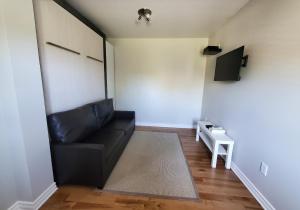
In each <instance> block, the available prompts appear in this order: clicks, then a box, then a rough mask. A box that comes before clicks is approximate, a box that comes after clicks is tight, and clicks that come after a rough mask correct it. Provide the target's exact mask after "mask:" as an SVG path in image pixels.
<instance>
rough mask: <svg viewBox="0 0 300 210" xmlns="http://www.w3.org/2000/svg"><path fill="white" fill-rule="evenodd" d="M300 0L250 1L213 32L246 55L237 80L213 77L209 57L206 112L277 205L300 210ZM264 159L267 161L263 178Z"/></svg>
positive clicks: (212, 40)
mask: <svg viewBox="0 0 300 210" xmlns="http://www.w3.org/2000/svg"><path fill="white" fill-rule="evenodd" d="M299 11H300V1H298V0H286V1H281V0H252V1H250V2H249V3H248V4H247V6H246V7H244V8H243V9H242V10H241V11H240V12H239V13H238V14H237V15H236V16H234V17H233V18H232V19H231V20H230V21H229V22H228V23H227V24H226V25H225V26H224V27H222V28H221V29H220V30H218V32H216V33H215V34H214V35H212V36H211V37H210V43H211V44H219V43H220V44H221V46H222V48H223V50H224V52H227V51H230V50H233V49H235V48H237V47H239V46H241V45H245V46H246V54H248V55H249V64H248V67H247V68H244V69H242V70H241V77H242V78H241V81H239V82H214V81H213V76H214V68H215V60H216V57H214V56H213V57H210V58H209V59H208V63H207V70H206V79H205V88H204V99H203V112H202V117H203V119H204V118H208V119H209V120H211V121H213V122H214V123H217V124H219V125H221V126H223V127H225V128H226V129H227V131H228V134H229V135H230V136H231V137H232V138H233V139H234V140H235V141H236V144H235V149H234V156H233V160H234V162H235V163H236V164H237V166H238V167H239V168H240V169H241V170H242V171H243V172H244V173H245V174H246V176H247V177H248V178H249V179H250V180H251V181H252V182H253V183H254V184H255V185H256V187H257V188H258V189H259V190H260V191H261V192H262V193H263V194H264V195H265V196H266V198H267V199H268V200H269V201H270V202H271V203H272V204H273V205H274V206H275V207H276V209H280V210H286V209H291V210H292V209H300V202H299V193H300V188H299V186H300V185H299V177H300V166H299V159H300V153H299V146H300V141H299V138H300V129H299V119H300V111H299V107H300V97H299V91H300V70H299V67H300V59H299V58H300V29H299V20H300V13H299ZM261 161H265V162H266V163H267V164H268V165H269V173H268V176H267V177H264V176H263V175H262V174H260V172H259V168H260V163H261Z"/></svg>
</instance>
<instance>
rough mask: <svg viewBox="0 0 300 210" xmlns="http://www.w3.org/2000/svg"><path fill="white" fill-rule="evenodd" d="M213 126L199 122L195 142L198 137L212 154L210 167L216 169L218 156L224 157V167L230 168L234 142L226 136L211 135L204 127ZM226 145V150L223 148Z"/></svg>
mask: <svg viewBox="0 0 300 210" xmlns="http://www.w3.org/2000/svg"><path fill="white" fill-rule="evenodd" d="M207 125H213V124H212V123H210V122H205V121H199V122H198V125H197V132H196V141H199V137H200V138H201V139H202V140H203V142H204V143H205V145H206V146H207V147H208V149H209V150H210V151H211V152H212V159H211V167H212V168H216V165H217V159H218V155H222V156H226V159H225V167H226V168H227V169H230V168H231V159H232V151H233V145H234V141H233V140H232V139H231V138H229V137H228V136H227V135H226V134H215V133H212V132H211V131H210V130H209V129H208V128H207V127H206V126H207ZM224 145H227V149H225V148H224Z"/></svg>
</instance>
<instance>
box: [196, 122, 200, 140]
mask: <svg viewBox="0 0 300 210" xmlns="http://www.w3.org/2000/svg"><path fill="white" fill-rule="evenodd" d="M199 134H200V125H199V123H198V124H197V131H196V141H199Z"/></svg>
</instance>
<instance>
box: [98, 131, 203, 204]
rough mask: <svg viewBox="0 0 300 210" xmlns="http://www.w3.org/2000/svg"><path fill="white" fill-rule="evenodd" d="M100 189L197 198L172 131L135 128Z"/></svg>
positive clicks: (177, 140)
mask: <svg viewBox="0 0 300 210" xmlns="http://www.w3.org/2000/svg"><path fill="white" fill-rule="evenodd" d="M103 190H105V191H117V192H126V193H135V194H144V195H145V194H147V195H155V196H168V197H174V198H189V199H196V198H198V196H197V193H196V191H195V188H194V184H193V180H192V177H191V174H190V171H189V168H188V166H187V163H186V160H185V157H184V154H183V151H182V148H181V144H180V140H179V138H178V136H177V134H175V133H161V132H145V131H135V132H134V134H133V136H132V137H131V139H130V141H129V143H128V145H127V147H126V148H125V150H124V152H123V154H122V156H121V157H120V159H119V161H118V163H117V165H116V166H115V168H114V169H113V171H112V173H111V175H110V177H109V179H108V181H107V182H106V185H105V186H104V189H103Z"/></svg>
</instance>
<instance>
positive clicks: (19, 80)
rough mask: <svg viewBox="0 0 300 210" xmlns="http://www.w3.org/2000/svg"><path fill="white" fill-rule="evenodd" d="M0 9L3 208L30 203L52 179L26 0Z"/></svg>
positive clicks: (5, 2)
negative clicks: (20, 203)
mask: <svg viewBox="0 0 300 210" xmlns="http://www.w3.org/2000/svg"><path fill="white" fill-rule="evenodd" d="M0 8H1V10H0V11H1V22H0V43H1V51H0V52H1V82H0V84H1V90H0V94H1V103H0V105H1V107H0V110H1V111H0V114H1V117H0V122H1V124H0V125H1V127H0V128H1V132H0V134H1V151H0V153H1V157H3V158H0V165H1V176H0V183H4V184H3V185H2V184H1V187H0V188H1V196H0V209H6V208H7V207H9V206H10V205H12V204H13V203H14V202H15V201H17V200H22V201H33V200H35V199H36V198H37V196H39V195H40V194H41V193H42V192H43V191H44V190H45V189H46V188H48V187H49V186H50V185H51V184H52V183H53V176H52V167H51V158H50V149H49V139H48V131H47V124H46V114H45V107H44V98H43V89H42V81H41V73H40V65H39V57H38V48H37V39H36V32H35V23H34V16H33V6H32V1H31V0H23V1H18V0H1V1H0ZM2 166H3V167H2ZM3 171H4V173H2V172H3ZM2 191H3V193H2ZM4 194H5V196H4Z"/></svg>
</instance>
